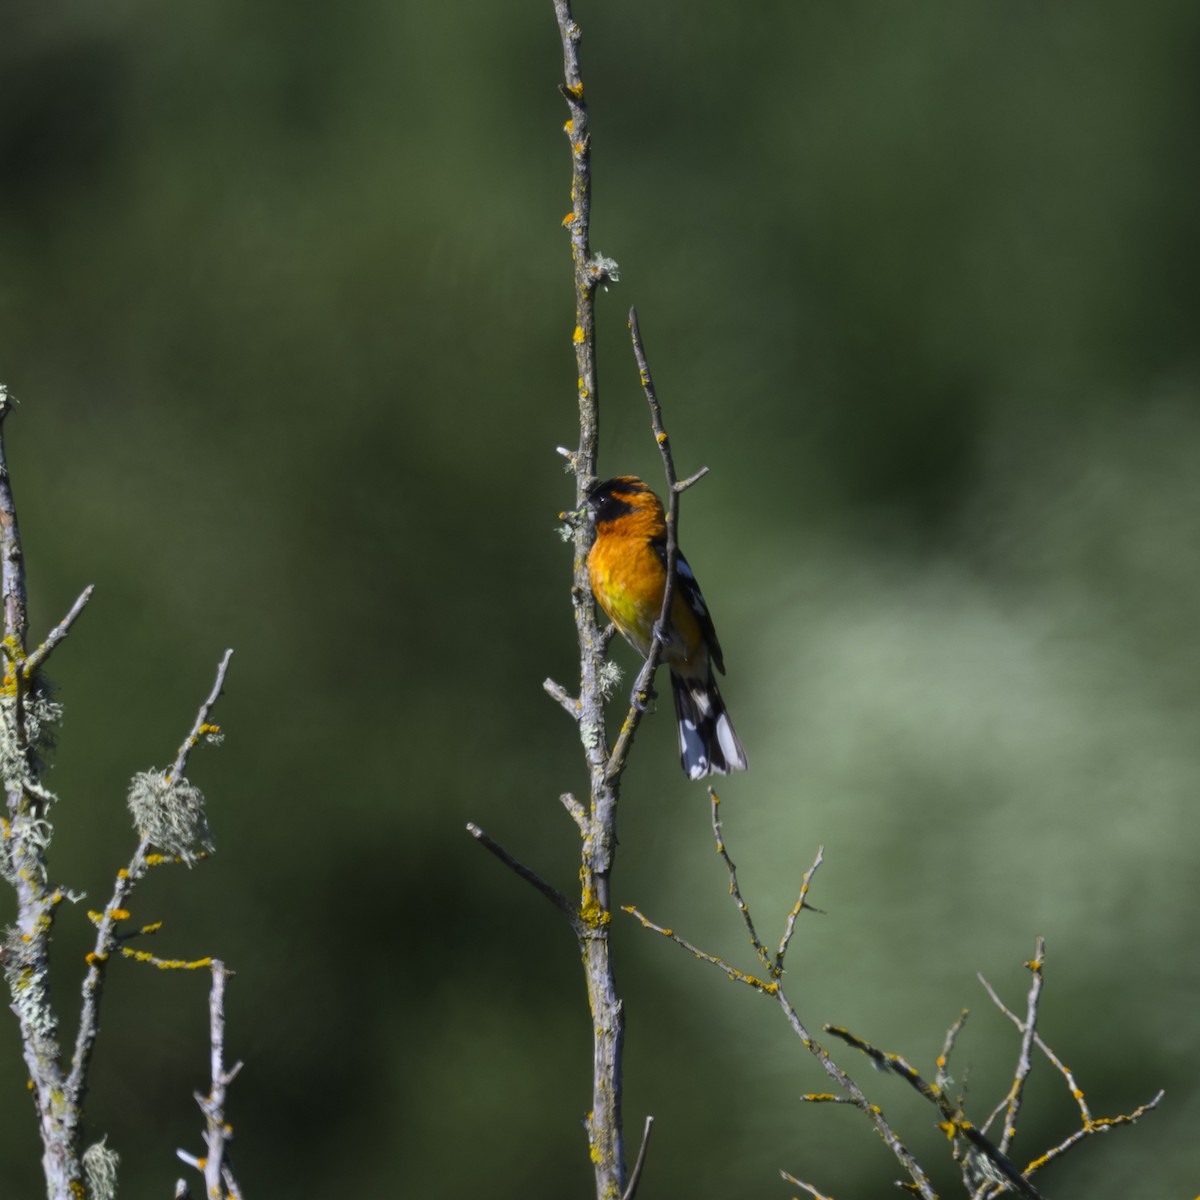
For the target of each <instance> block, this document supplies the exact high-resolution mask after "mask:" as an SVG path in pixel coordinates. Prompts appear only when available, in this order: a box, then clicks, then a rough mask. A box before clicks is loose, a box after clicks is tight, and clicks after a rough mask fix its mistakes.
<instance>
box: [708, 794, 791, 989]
mask: <svg viewBox="0 0 1200 1200" xmlns="http://www.w3.org/2000/svg"><path fill="white" fill-rule="evenodd" d="M708 799H709V806H710V810H711V813H712V831H713V837H714V838H716V841H717V853H718V854H719V855H720V856H721V861H722V862H723V863H724V864H725V869H726V870H727V871H728V872H729V894H730V896H732V897H733V902H734V904H736V905H737V910H738V912H740V913H741V914H742V920H743V921H744V922H745V924H746V931H747V932H748V933H749V934H750V944H751V945H752V946H753V947H754V953H755V954H757V955H758V958H759V961H760V962H761V963H762V965H763V966H764V967H766V968H767V970H768V971H770V972H771V973H772V974H773V975H774V976H775V977H776V978H778V977H779V973H780V972H779V971H778V970H776V967H777V966H779V965H781V964H777V963H775V962H772V960H771V952H770V951H769V950H768V949H767V947H766V946H765V945H764V944H763V941H762V939H761V938H760V937H759V936H758V931H757V930H756V929H755V928H754V921H753V919H752V918H751V916H750V906H749V905H748V904H747V903H746V901H745V900H743V899H742V892H741V889H740V888H739V887H738V878H737V867H735V866H734V865H733V859H732V858H730V857H729V851H728V850H727V849H726V846H725V839H724V838H723V837H722V836H721V821H720V817H719V810H720V806H721V797H720V796H718V795H717V793H716V790H715V789H713V788H711V787H710V788H709V789H708ZM805 878H806V879H807V878H808V876H805Z"/></svg>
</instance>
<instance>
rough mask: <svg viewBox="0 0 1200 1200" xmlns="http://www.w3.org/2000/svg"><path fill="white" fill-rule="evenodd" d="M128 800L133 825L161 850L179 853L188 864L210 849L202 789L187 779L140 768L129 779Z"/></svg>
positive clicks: (166, 852) (209, 836)
mask: <svg viewBox="0 0 1200 1200" xmlns="http://www.w3.org/2000/svg"><path fill="white" fill-rule="evenodd" d="M128 802H129V811H130V812H131V813H132V814H133V822H134V825H136V826H137V828H138V830H139V831H141V832H142V833H144V834H145V835H146V837H147V838H149V839H150V841H151V842H152V843H153V844H154V845H155V846H157V847H158V848H159V849H160V850H161V851H163V853H164V854H171V855H178V856H179V857H180V858H181V859H183V861H184V862H185V863H187V864H188V866H191V865H192V863H193V862H195V861H196V858H197V857H198V856H199V852H200V851H201V850H204V851H207V852H208V853H209V854H211V853H212V851H213V849H214V847H213V842H212V832H211V830H210V829H209V827H208V818H207V816H206V815H205V812H204V793H203V792H202V791H201V790H200V789H199V788H198V787H197V786H196V785H195V784H194V783H192V782H191V781H190V780H188V779H186V778H184V777H183V776H179V777H178V778H176V779H171V778H169V777H168V776H167V775H166V774H165V773H164V772H162V771H155V770H150V771H142V772H139V773H138V774H137V775H135V776H134V777H133V779H131V780H130V782H129V798H128Z"/></svg>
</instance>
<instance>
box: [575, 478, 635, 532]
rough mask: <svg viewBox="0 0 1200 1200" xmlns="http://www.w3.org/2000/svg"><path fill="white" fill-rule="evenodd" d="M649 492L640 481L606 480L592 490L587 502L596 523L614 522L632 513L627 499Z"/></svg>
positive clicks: (631, 506)
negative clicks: (594, 515)
mask: <svg viewBox="0 0 1200 1200" xmlns="http://www.w3.org/2000/svg"><path fill="white" fill-rule="evenodd" d="M649 490H650V489H649V488H647V487H646V485H645V484H644V483H643V482H642V481H641V480H640V479H628V478H626V479H622V478H617V479H606V480H605V481H604V482H603V483H598V484H597V485H596V486H595V487H594V488H592V490H591V491H590V492H589V493H588V499H587V502H588V504H589V505H590V506H591V508H592V511H593V512H594V513H595V514H596V520H597V522H604V521H616V520H618V519H619V518H621V517H623V516H624V515H625V514H626V513H629V512H632V511H633V505H632V504H631V503H630V502H629V500H628V499H627V497H630V496H636V495H639V494H640V493H642V492H646V491H649Z"/></svg>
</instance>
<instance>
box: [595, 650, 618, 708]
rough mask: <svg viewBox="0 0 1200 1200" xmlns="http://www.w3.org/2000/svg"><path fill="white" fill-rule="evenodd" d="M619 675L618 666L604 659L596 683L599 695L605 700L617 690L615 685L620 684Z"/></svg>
mask: <svg viewBox="0 0 1200 1200" xmlns="http://www.w3.org/2000/svg"><path fill="white" fill-rule="evenodd" d="M621 675H622V671H621V668H620V666H619V665H618V664H617V663H615V662H613V660H612V659H611V658H610V659H606V660H605V662H604V663H603V664H602V665H601V667H600V677H599V680H598V682H599V684H600V694H601V695H602V696H603V697H604V698H605V700H609V699H611V698H612V695H613V693H614V692H615V691H616V690H617V684H619V683H620V682H621Z"/></svg>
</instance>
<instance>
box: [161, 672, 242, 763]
mask: <svg viewBox="0 0 1200 1200" xmlns="http://www.w3.org/2000/svg"><path fill="white" fill-rule="evenodd" d="M232 657H233V651H232V650H226V651H225V655H224V657H223V658H222V659H221V661H220V663H219V664H218V666H217V678H216V679H215V680H214V681H213V685H212V691H210V692H209V693H208V697H207V698H206V699H205V701H204V703H203V704H201V705H200V711H199V712H198V713H197V714H196V720H195V721H194V722H193V723H192V728H191V731H190V732H189V733H188V735H187V737H185V738H184V739H183V742H182V743H181V745H180V747H179V753H178V754H177V755H176V756H175V764H174V766H173V767H172V768H171V778H172V779H179V778H181V777H182V776H183V773H184V772H185V771H186V770H187V764H188V759H189V758H190V757H191V753H192V751H193V750H194V749H195V748H196V746H197V744H198V743H199V742H200V740H201V739H202V738H203V737H204V735H205V734H206V733H210V732H215V730H214V729H213V727H212V726H210V725H209V723H208V717H209V714H210V713H211V712H212V710H213V705H214V704H216V702H217V701H218V700H219V699H220V697H221V692H222V691H224V689H225V675H226V672H227V671H228V670H229V660H230V659H231V658H232Z"/></svg>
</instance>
